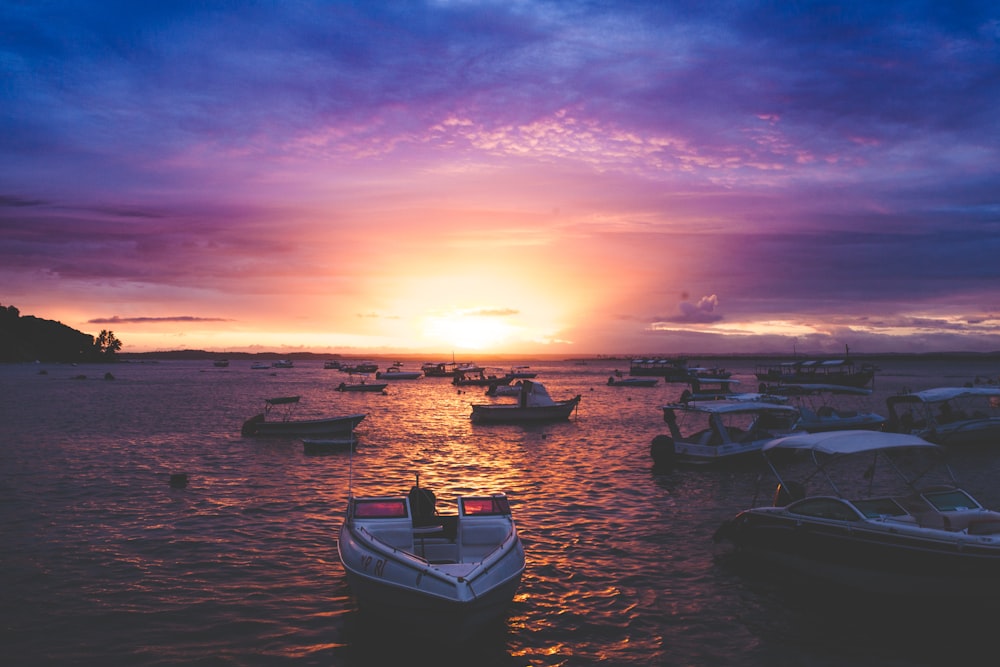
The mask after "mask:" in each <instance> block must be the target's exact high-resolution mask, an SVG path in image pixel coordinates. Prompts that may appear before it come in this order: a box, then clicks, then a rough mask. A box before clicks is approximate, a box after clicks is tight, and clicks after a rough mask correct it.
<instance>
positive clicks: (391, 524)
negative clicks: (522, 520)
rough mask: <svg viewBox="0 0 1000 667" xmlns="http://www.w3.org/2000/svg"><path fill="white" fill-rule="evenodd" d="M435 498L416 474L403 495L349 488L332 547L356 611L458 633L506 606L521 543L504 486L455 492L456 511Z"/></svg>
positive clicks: (520, 564) (518, 569)
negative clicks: (441, 509) (444, 509)
mask: <svg viewBox="0 0 1000 667" xmlns="http://www.w3.org/2000/svg"><path fill="white" fill-rule="evenodd" d="M435 503H436V498H435V497H434V494H433V493H430V492H429V491H428V490H427V489H422V488H420V486H419V480H418V484H417V485H416V486H414V487H413V488H411V489H410V493H409V494H408V495H399V496H354V495H351V496H350V498H349V499H348V506H347V517H346V518H345V520H344V522H343V525H342V526H341V529H340V540H339V543H338V552H339V554H340V561H341V563H342V564H343V566H344V571H345V573H346V575H347V582H348V585H349V586H350V588H351V591H352V592H353V594H354V597H355V599H356V600H357V602H358V606H359V607H360V609H361V612H362V613H370V614H372V615H375V616H381V617H386V618H389V619H392V620H393V621H395V622H397V623H398V624H399V627H401V628H405V629H408V630H418V631H419V630H425V629H432V630H434V631H436V632H442V631H443V632H446V633H447V634H448V636H449V637H459V638H461V637H463V636H464V635H466V634H467V633H472V632H475V631H476V630H480V629H482V628H483V627H484V626H486V625H487V624H489V623H491V622H496V621H497V620H498V619H500V618H501V617H502V616H503V615H504V614H505V613H506V612H507V610H508V608H509V606H510V604H511V602H512V600H513V597H514V593H515V591H516V590H517V587H518V585H519V584H520V581H521V575H522V573H523V572H524V564H525V559H524V547H523V546H522V544H521V540H520V538H519V537H518V534H517V529H516V528H515V525H514V520H513V518H512V517H511V508H510V503H509V501H508V499H507V496H506V495H505V494H503V493H492V494H487V495H461V496H458V497H457V498H456V508H457V512H456V513H454V514H439V513H438V512H437V509H436V504H435Z"/></svg>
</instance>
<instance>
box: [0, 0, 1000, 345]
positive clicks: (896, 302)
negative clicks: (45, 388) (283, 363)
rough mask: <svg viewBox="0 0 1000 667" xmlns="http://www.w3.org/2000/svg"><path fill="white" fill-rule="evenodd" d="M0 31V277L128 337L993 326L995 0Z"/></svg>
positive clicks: (87, 8)
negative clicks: (988, 0)
mask: <svg viewBox="0 0 1000 667" xmlns="http://www.w3.org/2000/svg"><path fill="white" fill-rule="evenodd" d="M0 26H2V28H0V304H3V305H4V306H9V305H13V306H16V307H17V308H18V309H19V310H20V312H21V314H22V315H35V316H37V317H42V318H45V319H53V320H58V321H60V322H63V323H64V324H67V325H69V326H71V327H73V328H75V329H79V330H81V331H85V332H87V333H90V334H92V335H96V334H97V333H98V332H99V331H100V330H102V329H110V330H112V331H113V332H114V333H115V335H116V336H117V337H118V338H119V339H121V340H122V341H123V343H124V348H123V351H124V352H143V351H153V350H176V349H206V350H217V351H227V350H228V351H237V350H248V351H271V350H274V351H282V350H288V351H294V350H312V351H317V352H327V351H329V352H344V353H352V352H360V351H363V352H371V353H377V352H401V353H402V352H412V353H421V354H423V353H426V354H437V355H441V354H449V355H450V354H451V353H452V352H480V353H482V354H484V355H485V354H488V353H507V354H525V355H530V354H565V355H567V356H573V355H586V354H618V353H636V354H641V353H664V354H681V353H683V354H697V353H706V354H707V353H719V354H726V353H747V352H773V353H779V354H780V353H786V352H787V353H789V354H791V353H792V351H793V349H795V350H797V351H798V352H800V353H801V352H809V351H812V352H816V353H825V354H836V353H841V352H843V350H844V346H845V345H849V346H850V349H851V351H852V352H858V353H877V352H886V351H897V352H903V351H951V350H968V351H988V350H1000V326H998V325H1000V5H998V4H997V3H996V2H962V1H953V2H871V1H870V0H866V1H864V2H840V3H833V4H828V3H815V2H762V3H755V2H701V1H699V0H692V1H690V2H669V1H662V2H661V1H652V2H583V1H581V2H572V1H564V0H559V1H553V2H535V1H528V0H525V1H519V0H502V1H497V2H475V1H472V0H468V1H465V0H454V1H440V2H386V3H375V2H350V3H348V2H318V1H317V2H308V1H302V2H293V1H289V2H254V3H251V2H163V3H159V2H157V3H143V2H133V1H128V2H126V1H114V2H111V1H101V0H95V1H92V2H69V1H55V2H12V1H10V0H0Z"/></svg>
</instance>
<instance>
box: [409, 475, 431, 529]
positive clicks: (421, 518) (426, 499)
mask: <svg viewBox="0 0 1000 667" xmlns="http://www.w3.org/2000/svg"><path fill="white" fill-rule="evenodd" d="M436 502H437V498H436V497H435V496H434V492H433V491H431V490H430V489H421V488H420V485H419V483H418V484H415V485H414V486H412V487H410V511H411V512H413V525H414V526H429V525H432V524H434V523H436V522H437V519H436V517H437V511H436V509H435V507H434V505H435V503H436Z"/></svg>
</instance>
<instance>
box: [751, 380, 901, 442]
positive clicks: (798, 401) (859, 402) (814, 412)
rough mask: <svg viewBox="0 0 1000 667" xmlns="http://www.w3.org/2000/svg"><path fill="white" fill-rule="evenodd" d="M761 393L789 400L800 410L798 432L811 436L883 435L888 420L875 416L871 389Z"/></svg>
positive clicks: (812, 387)
mask: <svg viewBox="0 0 1000 667" xmlns="http://www.w3.org/2000/svg"><path fill="white" fill-rule="evenodd" d="M761 390H762V391H766V392H768V393H771V394H776V395H779V396H786V397H788V398H789V400H790V402H791V404H792V405H794V406H795V407H797V408H798V409H799V413H800V415H801V416H800V417H799V423H798V427H797V430H800V431H807V432H809V433H819V432H821V431H845V430H856V429H871V430H876V431H881V430H882V429H883V428H885V423H886V418H885V417H883V416H882V415H880V414H878V413H876V412H872V411H871V410H869V409H868V407H867V404H866V403H867V400H868V399H869V398H870V397H871V395H872V390H871V389H865V388H862V387H851V386H847V385H836V384H782V385H778V386H775V387H761Z"/></svg>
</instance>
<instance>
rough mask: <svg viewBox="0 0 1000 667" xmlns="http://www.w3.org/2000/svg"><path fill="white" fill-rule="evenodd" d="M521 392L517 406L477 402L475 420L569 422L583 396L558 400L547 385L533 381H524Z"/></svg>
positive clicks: (508, 422)
mask: <svg viewBox="0 0 1000 667" xmlns="http://www.w3.org/2000/svg"><path fill="white" fill-rule="evenodd" d="M520 382H521V391H520V392H518V394H517V402H515V403H473V404H472V415H471V418H472V421H473V423H476V424H538V423H545V422H555V421H566V420H567V419H569V418H570V415H572V414H573V411H574V410H575V409H576V407H577V405H579V404H580V399H581V396H580V394H577V395H576V396H574V397H573V398H570V399H566V400H564V401H555V400H553V399H552V397H551V396H549V392H548V390H547V389H545V386H544V385H542V384H540V383H538V382H534V381H532V380H520Z"/></svg>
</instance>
